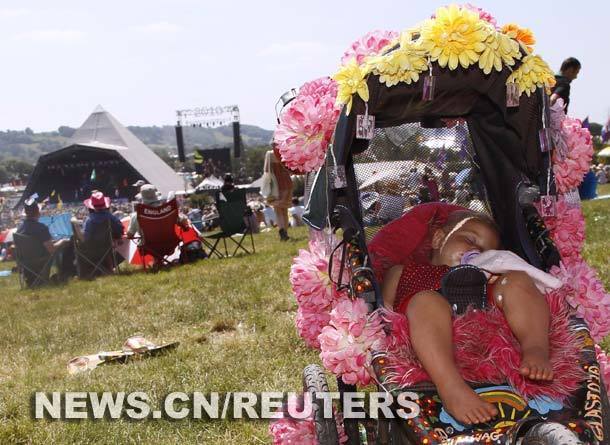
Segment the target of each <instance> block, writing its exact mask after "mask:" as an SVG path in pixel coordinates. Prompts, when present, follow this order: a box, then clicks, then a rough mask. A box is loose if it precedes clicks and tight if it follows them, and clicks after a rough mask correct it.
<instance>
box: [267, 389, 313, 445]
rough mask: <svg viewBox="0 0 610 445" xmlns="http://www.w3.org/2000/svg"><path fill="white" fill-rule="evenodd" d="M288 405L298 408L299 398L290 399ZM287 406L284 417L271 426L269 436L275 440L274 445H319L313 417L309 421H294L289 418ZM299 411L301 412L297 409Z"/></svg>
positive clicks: (283, 412) (273, 422)
mask: <svg viewBox="0 0 610 445" xmlns="http://www.w3.org/2000/svg"><path fill="white" fill-rule="evenodd" d="M288 405H292V406H293V407H297V406H298V405H299V400H298V398H295V397H291V398H289V399H288ZM286 408H287V406H286V405H284V409H283V411H282V416H281V417H280V418H278V419H277V420H273V421H272V422H271V423H270V424H269V434H270V435H271V437H272V438H273V445H301V444H303V445H317V444H318V439H317V437H316V426H315V424H314V421H313V415H312V416H310V417H308V418H307V419H302V420H299V419H293V418H291V417H289V416H288V414H287V413H288V410H287V409H286ZM297 411H299V412H300V411H301V409H300V408H297Z"/></svg>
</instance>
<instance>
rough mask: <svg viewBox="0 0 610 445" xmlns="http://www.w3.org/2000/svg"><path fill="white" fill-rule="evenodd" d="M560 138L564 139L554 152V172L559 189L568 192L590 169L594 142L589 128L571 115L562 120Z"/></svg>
mask: <svg viewBox="0 0 610 445" xmlns="http://www.w3.org/2000/svg"><path fill="white" fill-rule="evenodd" d="M551 116H553V115H552V114H551ZM560 138H561V139H562V140H561V141H560V142H559V144H558V147H557V149H556V150H554V152H553V173H554V175H555V183H556V184H557V191H558V192H559V193H567V192H569V191H570V190H572V189H573V188H575V187H577V186H578V185H579V184H580V183H581V182H582V178H583V176H584V175H585V173H587V172H588V171H589V165H590V164H591V160H592V159H593V143H592V140H591V133H589V130H588V129H587V128H583V127H582V123H581V122H580V121H579V120H578V119H572V118H570V117H566V118H565V119H564V120H563V121H562V122H561V127H560Z"/></svg>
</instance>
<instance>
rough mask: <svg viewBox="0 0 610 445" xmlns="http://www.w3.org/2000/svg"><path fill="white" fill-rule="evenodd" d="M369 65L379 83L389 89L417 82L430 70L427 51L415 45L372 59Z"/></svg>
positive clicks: (368, 61)
mask: <svg viewBox="0 0 610 445" xmlns="http://www.w3.org/2000/svg"><path fill="white" fill-rule="evenodd" d="M367 64H368V66H369V70H370V72H372V73H373V74H377V75H379V81H380V82H381V83H385V84H386V85H387V86H388V87H391V86H393V85H396V84H397V83H399V82H404V83H406V84H410V83H411V82H417V81H418V80H419V74H420V73H421V72H422V71H425V70H426V69H427V68H428V63H427V59H426V56H425V51H424V50H423V49H421V48H417V47H415V46H414V45H409V46H408V47H401V48H398V49H396V50H394V51H392V52H391V53H389V54H387V55H385V56H376V57H371V58H370V59H369V60H367Z"/></svg>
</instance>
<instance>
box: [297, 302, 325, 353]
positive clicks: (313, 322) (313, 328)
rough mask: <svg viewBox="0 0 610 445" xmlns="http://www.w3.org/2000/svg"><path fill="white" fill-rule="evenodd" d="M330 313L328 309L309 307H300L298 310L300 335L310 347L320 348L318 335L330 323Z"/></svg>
mask: <svg viewBox="0 0 610 445" xmlns="http://www.w3.org/2000/svg"><path fill="white" fill-rule="evenodd" d="M329 321H330V314H329V313H328V311H326V310H315V309H313V310H312V309H310V308H308V307H299V309H298V310H297V318H296V322H295V324H296V326H297V331H298V332H299V335H300V336H301V338H302V339H303V340H305V343H306V344H307V346H309V347H310V348H315V349H320V341H319V340H318V336H319V335H320V333H321V332H322V329H323V328H324V326H326V325H328V322H329Z"/></svg>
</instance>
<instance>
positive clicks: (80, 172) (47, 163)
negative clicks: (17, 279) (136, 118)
mask: <svg viewBox="0 0 610 445" xmlns="http://www.w3.org/2000/svg"><path fill="white" fill-rule="evenodd" d="M140 179H142V180H144V181H146V182H148V183H150V184H154V185H155V186H156V187H157V189H158V190H159V191H160V192H161V193H163V194H165V195H167V194H168V193H169V192H170V191H176V190H182V189H184V183H183V181H182V179H181V178H180V177H179V176H178V174H177V173H176V172H174V171H173V170H172V169H171V167H169V166H168V165H167V164H166V163H165V162H164V161H163V160H162V159H161V158H160V157H159V156H157V155H156V154H155V153H154V152H153V151H152V150H151V149H150V148H148V147H147V146H146V145H145V144H144V143H143V142H142V141H140V140H139V139H138V138H137V137H136V136H135V135H134V134H133V133H132V132H131V131H129V130H128V129H127V128H125V127H124V126H123V125H122V124H121V123H120V122H119V121H118V120H116V118H115V117H114V116H112V115H111V114H110V113H109V112H107V111H106V110H104V109H103V108H102V107H101V106H99V105H98V107H97V108H96V109H95V110H93V113H91V115H90V116H89V117H88V118H87V119H86V120H85V122H84V123H83V124H82V125H81V127H80V128H79V129H78V130H76V132H75V133H74V135H73V136H72V138H71V139H70V140H69V141H68V144H67V145H66V146H65V147H64V148H61V149H59V150H57V151H54V152H52V153H48V154H46V155H43V156H41V157H40V158H39V159H38V163H37V164H36V167H35V168H34V171H33V173H32V176H31V178H30V181H29V183H28V185H27V187H26V189H25V191H24V193H23V195H22V197H21V200H20V201H19V203H18V205H20V204H21V203H22V202H23V201H24V200H25V199H26V198H27V197H28V196H30V195H32V194H33V193H38V195H39V196H41V197H46V196H49V197H51V199H52V200H53V199H56V200H59V199H61V200H62V201H78V200H82V199H83V198H84V197H86V196H88V194H89V193H90V191H91V189H98V190H101V191H102V192H104V193H105V194H107V195H108V196H111V197H116V196H117V195H118V196H120V197H122V198H128V199H131V198H133V196H134V195H135V194H136V193H137V190H136V189H135V187H133V186H132V185H131V184H133V183H135V182H136V181H138V180H140Z"/></svg>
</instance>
